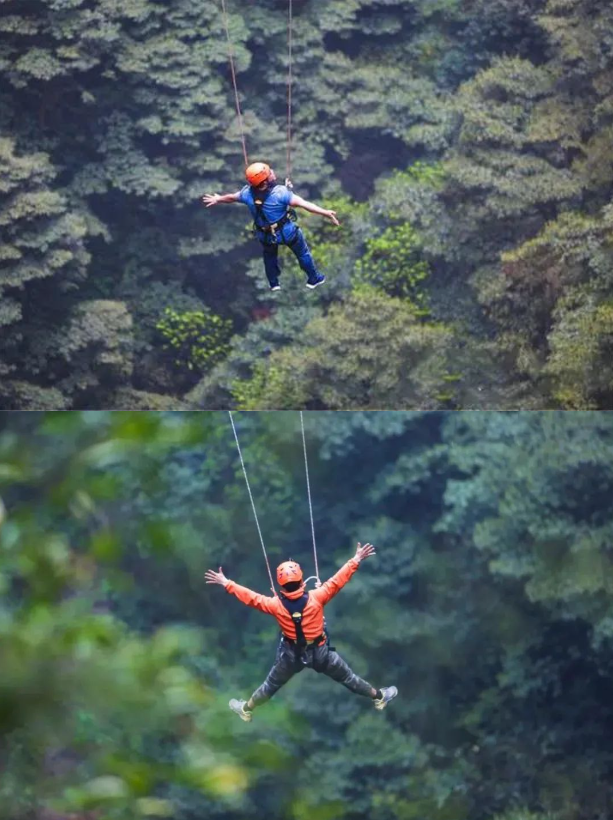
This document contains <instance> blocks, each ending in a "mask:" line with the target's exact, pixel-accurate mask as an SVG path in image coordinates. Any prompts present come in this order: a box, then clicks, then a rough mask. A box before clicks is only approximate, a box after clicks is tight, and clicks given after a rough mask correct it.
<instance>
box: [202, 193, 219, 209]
mask: <svg viewBox="0 0 613 820" xmlns="http://www.w3.org/2000/svg"><path fill="white" fill-rule="evenodd" d="M202 201H203V202H204V204H205V205H206V207H207V208H210V207H211V205H217V203H218V202H219V194H205V195H204V196H203V197H202Z"/></svg>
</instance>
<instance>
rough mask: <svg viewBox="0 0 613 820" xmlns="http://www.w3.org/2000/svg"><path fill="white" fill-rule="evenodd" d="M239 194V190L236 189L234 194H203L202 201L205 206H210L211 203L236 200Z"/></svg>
mask: <svg viewBox="0 0 613 820" xmlns="http://www.w3.org/2000/svg"><path fill="white" fill-rule="evenodd" d="M240 195H241V192H240V191H236V193H234V194H205V195H204V196H203V197H202V201H203V202H204V204H205V205H206V207H207V208H210V207H211V206H212V205H219V204H220V203H221V204H223V203H224V202H238V201H239V199H240Z"/></svg>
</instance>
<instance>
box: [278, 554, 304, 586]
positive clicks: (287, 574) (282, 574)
mask: <svg viewBox="0 0 613 820" xmlns="http://www.w3.org/2000/svg"><path fill="white" fill-rule="evenodd" d="M292 581H302V570H301V569H300V566H299V565H298V564H297V563H296V562H295V561H292V560H291V559H290V560H289V561H284V562H283V563H282V564H279V566H278V567H277V582H278V584H279V585H280V586H285V584H289V583H291V582H292Z"/></svg>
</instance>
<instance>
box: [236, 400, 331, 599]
mask: <svg viewBox="0 0 613 820" xmlns="http://www.w3.org/2000/svg"><path fill="white" fill-rule="evenodd" d="M228 415H229V416H230V423H231V424H232V432H233V433H234V441H235V442H236V449H237V450H238V457H239V458H240V462H241V467H242V468H243V475H244V476H245V484H246V485H247V492H248V493H249V499H250V501H251V509H252V510H253V517H254V518H255V525H256V527H257V530H258V535H259V536H260V544H261V545H262V552H263V553H264V560H265V561H266V569H267V570H268V577H269V578H270V588H271V590H272V591H273V593H274V594H275V595H277V591H276V590H275V585H274V581H273V580H272V572H271V571H270V563H269V561H268V554H267V553H266V547H265V546H264V539H263V538H262V530H261V529H260V522H259V520H258V514H257V512H256V510H255V503H254V501H253V495H252V493H251V486H250V484H249V479H248V477H247V469H246V467H245V462H244V460H243V453H242V451H241V446H240V443H239V441H238V433H237V432H236V426H235V424H234V417H233V416H232V411H231V410H228ZM300 428H301V430H302V448H303V452H304V471H305V474H306V483H307V496H308V499H309V514H310V516H311V534H312V536H313V557H314V559H315V575H314V576H313V577H314V578H316V579H317V581H319V567H318V565H317V545H316V543H315V524H314V522H313V503H312V501H311V483H310V481H309V462H308V459H307V448H306V437H305V435H304V417H303V415H302V410H301V411H300ZM310 580H311V579H310V578H307V581H310Z"/></svg>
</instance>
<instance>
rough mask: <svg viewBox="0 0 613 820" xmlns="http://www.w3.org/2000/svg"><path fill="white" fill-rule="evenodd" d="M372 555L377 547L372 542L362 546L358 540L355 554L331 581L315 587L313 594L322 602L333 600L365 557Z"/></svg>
mask: <svg viewBox="0 0 613 820" xmlns="http://www.w3.org/2000/svg"><path fill="white" fill-rule="evenodd" d="M370 555H375V548H374V547H373V545H372V544H364V546H362V545H361V544H360V543H359V542H358V548H357V550H356V553H355V556H354V557H353V558H350V559H349V561H347V563H346V564H345V565H344V566H342V567H341V568H340V569H339V571H338V572H337V573H336V574H335V575H333V576H332V578H330V580H329V581H326V582H325V584H322V585H321V586H320V587H318V588H317V589H314V590H313V592H312V593H311V595H313V596H314V597H315V598H317V600H318V601H320V602H321V603H322V604H327V603H328V601H331V600H332V598H334V596H335V595H336V594H337V593H338V592H340V591H341V589H342V588H343V587H344V586H345V584H346V583H347V581H349V579H350V578H351V576H352V575H353V573H354V572H355V571H356V570H357V568H358V567H359V566H360V562H361V561H363V560H364V558H368V557H369V556H370Z"/></svg>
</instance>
